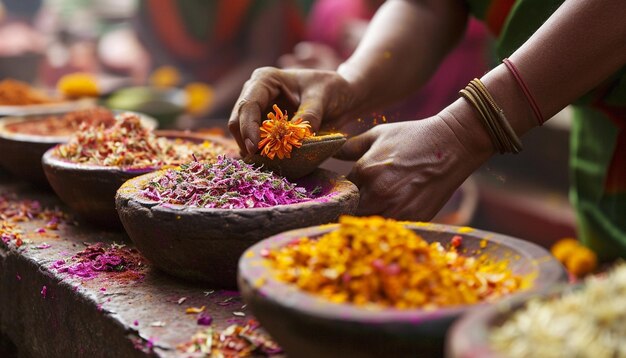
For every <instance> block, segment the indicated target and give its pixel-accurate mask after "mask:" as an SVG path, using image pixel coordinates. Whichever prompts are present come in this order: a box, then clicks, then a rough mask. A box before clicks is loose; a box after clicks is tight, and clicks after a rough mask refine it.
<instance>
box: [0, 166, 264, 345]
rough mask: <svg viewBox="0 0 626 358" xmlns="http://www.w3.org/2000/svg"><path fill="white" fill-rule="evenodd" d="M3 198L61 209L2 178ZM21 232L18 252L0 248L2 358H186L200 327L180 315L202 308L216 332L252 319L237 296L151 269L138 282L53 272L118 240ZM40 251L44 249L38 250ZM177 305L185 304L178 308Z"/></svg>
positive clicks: (28, 228)
mask: <svg viewBox="0 0 626 358" xmlns="http://www.w3.org/2000/svg"><path fill="white" fill-rule="evenodd" d="M6 192H12V193H15V194H16V195H17V197H18V198H19V199H36V200H39V201H40V202H41V203H42V205H44V206H48V207H55V206H58V207H60V208H61V209H63V206H62V205H61V203H60V202H59V201H58V199H57V198H56V197H55V196H54V195H53V194H52V193H50V192H46V191H41V190H37V189H36V188H33V187H31V186H29V185H27V184H23V183H17V182H15V181H12V180H11V179H10V178H8V177H7V176H6V175H5V174H3V173H0V194H1V193H6ZM19 225H20V226H21V228H22V230H23V231H24V232H25V235H24V239H25V241H24V244H23V245H22V246H20V247H16V246H15V245H14V244H13V243H9V244H3V243H2V242H0V353H2V352H3V350H4V352H10V351H11V349H12V345H15V347H17V350H18V353H19V356H22V357H78V356H80V357H144V356H157V357H174V356H187V355H186V354H181V353H180V352H179V351H177V350H176V346H177V345H178V344H180V343H183V342H186V341H188V340H189V339H190V338H191V336H192V335H193V334H194V333H196V332H198V331H200V330H201V329H202V328H203V327H202V326H199V325H198V324H197V322H196V320H197V315H196V314H186V313H185V309H186V308H188V307H201V306H205V307H206V311H205V312H206V313H207V314H209V315H210V316H212V317H213V326H214V328H215V329H218V330H221V329H224V328H226V327H228V326H230V325H232V324H234V323H240V324H243V323H245V322H246V321H248V320H249V319H251V318H252V317H251V316H250V314H249V313H248V312H247V311H246V307H245V305H244V304H243V303H242V302H241V298H240V296H239V294H238V293H237V292H234V291H224V290H214V289H212V288H211V287H204V286H198V285H194V284H191V283H186V282H182V281H180V280H178V279H175V278H171V277H169V276H167V275H165V274H163V273H161V272H160V271H158V270H156V269H152V268H150V264H149V263H146V265H148V268H147V269H146V271H145V277H144V278H143V279H140V280H135V279H129V278H127V277H124V276H120V274H119V273H103V274H101V275H99V276H98V277H96V278H93V279H89V280H84V279H80V278H76V277H68V275H67V274H64V273H59V272H57V270H55V269H54V268H52V264H53V263H54V262H55V261H57V260H59V259H66V258H68V257H71V256H73V255H74V254H76V253H78V252H80V251H82V250H83V249H84V248H85V247H86V244H92V243H96V242H104V243H113V242H117V243H125V244H127V245H128V246H132V245H131V244H130V243H129V241H128V237H127V236H126V235H125V234H124V233H122V232H111V231H101V230H98V229H95V228H93V227H90V226H88V225H87V224H83V223H82V222H81V223H79V224H78V225H72V224H63V225H60V227H59V230H58V231H47V232H46V233H44V234H42V233H37V229H38V228H41V227H43V226H44V225H45V222H43V221H41V220H32V221H30V222H25V223H19ZM44 243H46V244H48V245H50V247H49V248H45V249H37V246H39V247H42V246H41V245H42V244H44ZM45 246H47V245H44V246H43V247H45ZM44 287H45V289H44ZM182 297H186V299H185V300H184V302H183V303H182V304H179V303H178V302H179V300H180V299H181V298H182ZM234 312H237V313H236V314H234ZM241 313H243V314H245V316H243V317H242V316H241ZM161 325H163V326H161ZM7 340H10V341H11V343H9V342H7ZM1 355H2V356H5V354H1Z"/></svg>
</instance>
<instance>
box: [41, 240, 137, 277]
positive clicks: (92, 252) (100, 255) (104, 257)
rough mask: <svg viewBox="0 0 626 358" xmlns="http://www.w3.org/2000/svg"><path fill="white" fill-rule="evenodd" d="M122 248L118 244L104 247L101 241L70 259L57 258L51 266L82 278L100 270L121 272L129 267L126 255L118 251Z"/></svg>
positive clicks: (95, 274)
mask: <svg viewBox="0 0 626 358" xmlns="http://www.w3.org/2000/svg"><path fill="white" fill-rule="evenodd" d="M122 250H124V249H123V248H121V247H118V246H112V247H106V246H105V245H104V244H103V243H96V244H93V245H90V246H88V247H87V248H86V249H85V250H83V251H81V252H79V253H78V254H76V255H74V256H73V257H72V259H71V260H68V261H66V260H57V261H56V262H54V264H52V268H54V269H56V270H57V271H58V272H61V273H67V274H69V275H71V276H78V277H82V278H93V277H95V276H97V275H98V274H99V273H100V272H114V271H116V272H123V271H126V270H127V269H128V268H129V267H128V266H129V265H128V264H129V262H127V260H126V259H125V258H124V256H126V255H125V254H124V253H123V252H120V251H122ZM126 250H128V249H126Z"/></svg>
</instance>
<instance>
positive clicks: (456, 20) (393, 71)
mask: <svg viewBox="0 0 626 358" xmlns="http://www.w3.org/2000/svg"><path fill="white" fill-rule="evenodd" d="M466 18H467V14H466V10H465V9H464V8H463V6H462V1H458V0H425V1H417V0H415V1H408V0H393V1H388V2H387V3H385V4H384V5H383V6H382V7H381V8H380V9H379V11H378V12H377V13H376V16H375V17H374V18H373V19H372V21H371V23H370V26H369V28H368V30H367V32H366V34H365V36H364V38H363V41H362V42H361V43H360V45H359V46H358V48H357V50H356V51H355V53H354V54H353V55H352V56H351V57H350V58H349V59H348V60H347V61H346V62H345V63H344V64H342V65H341V66H340V67H339V69H338V72H339V74H340V75H342V76H343V77H344V78H346V79H347V80H348V81H349V82H350V83H352V84H353V87H354V88H355V90H356V92H357V95H356V100H355V107H356V108H355V112H359V111H366V110H370V109H373V108H377V107H381V106H383V105H385V104H389V103H391V102H393V101H396V100H397V99H398V98H401V97H404V96H407V95H408V94H410V93H411V92H413V91H415V90H416V89H418V88H419V87H420V86H422V85H423V84H424V83H425V82H426V81H427V80H428V78H429V77H430V76H431V75H432V74H433V73H434V71H435V70H436V69H437V66H438V65H439V63H440V62H441V61H442V59H443V58H444V57H445V55H446V54H447V53H448V51H449V50H450V49H451V48H452V47H453V46H454V45H455V44H456V42H457V41H458V39H459V38H460V37H461V35H462V34H463V31H464V28H465V22H466Z"/></svg>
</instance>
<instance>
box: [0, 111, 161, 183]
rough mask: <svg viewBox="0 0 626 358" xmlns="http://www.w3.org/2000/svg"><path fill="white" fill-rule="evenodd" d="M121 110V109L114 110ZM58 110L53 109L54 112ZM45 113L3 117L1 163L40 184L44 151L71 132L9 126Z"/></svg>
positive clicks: (147, 122)
mask: <svg viewBox="0 0 626 358" xmlns="http://www.w3.org/2000/svg"><path fill="white" fill-rule="evenodd" d="M113 113H116V114H117V113H119V111H113ZM55 114H59V113H50V114H46V115H45V116H48V115H55ZM138 115H139V116H140V117H141V121H142V122H143V124H144V126H146V127H148V128H153V129H154V128H156V126H157V122H156V120H155V119H154V118H151V117H148V116H146V115H143V114H139V113H138ZM42 118H43V117H42V115H28V116H21V117H5V118H3V119H1V120H0V153H2V155H0V165H1V166H3V167H4V168H6V169H7V170H8V171H9V172H10V173H11V174H13V175H14V176H15V177H17V178H19V179H21V180H25V181H29V182H31V183H34V184H37V185H45V186H47V185H48V180H47V179H46V175H45V174H44V172H43V168H42V166H41V158H42V157H43V155H44V153H45V152H46V151H47V150H48V149H50V148H52V147H54V146H55V145H58V144H61V143H65V142H67V141H68V139H69V137H68V136H42V135H33V134H24V133H19V132H13V131H10V130H8V129H7V126H10V125H12V124H16V123H23V122H28V121H38V120H41V119H42Z"/></svg>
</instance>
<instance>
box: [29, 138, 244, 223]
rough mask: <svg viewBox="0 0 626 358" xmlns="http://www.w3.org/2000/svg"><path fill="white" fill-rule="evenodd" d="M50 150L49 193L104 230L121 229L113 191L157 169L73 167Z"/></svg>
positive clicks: (47, 167) (46, 166) (47, 162)
mask: <svg viewBox="0 0 626 358" xmlns="http://www.w3.org/2000/svg"><path fill="white" fill-rule="evenodd" d="M156 133H157V135H159V136H163V137H168V138H181V139H187V140H191V141H196V142H201V141H204V140H208V141H212V142H215V143H218V144H222V145H224V146H226V147H227V148H231V147H232V148H234V147H235V146H236V145H235V144H234V143H231V141H230V140H227V139H224V138H221V137H211V136H198V135H195V134H193V133H186V132H180V131H156ZM53 149H54V148H51V149H49V150H48V151H47V152H46V153H45V154H44V155H43V158H42V161H41V162H42V165H43V169H44V172H45V174H46V177H47V178H48V182H49V183H50V186H52V189H54V191H55V192H56V194H57V195H58V196H59V198H61V200H62V201H63V202H65V204H67V205H68V206H69V207H70V208H71V209H73V210H74V211H75V212H76V213H77V214H79V215H80V216H81V217H82V218H84V219H86V220H88V221H89V222H91V223H93V224H96V225H98V226H102V227H107V228H121V227H122V224H121V222H120V219H119V216H118V215H117V211H115V193H116V192H117V189H119V187H120V186H122V184H124V182H126V181H127V180H129V179H131V178H134V177H136V176H139V175H142V174H146V173H150V172H153V171H155V170H159V169H160V168H142V169H123V168H120V167H107V166H99V165H91V164H81V163H73V162H69V161H66V160H63V159H61V158H58V157H56V156H55V155H54V150H53ZM229 153H230V152H229Z"/></svg>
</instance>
